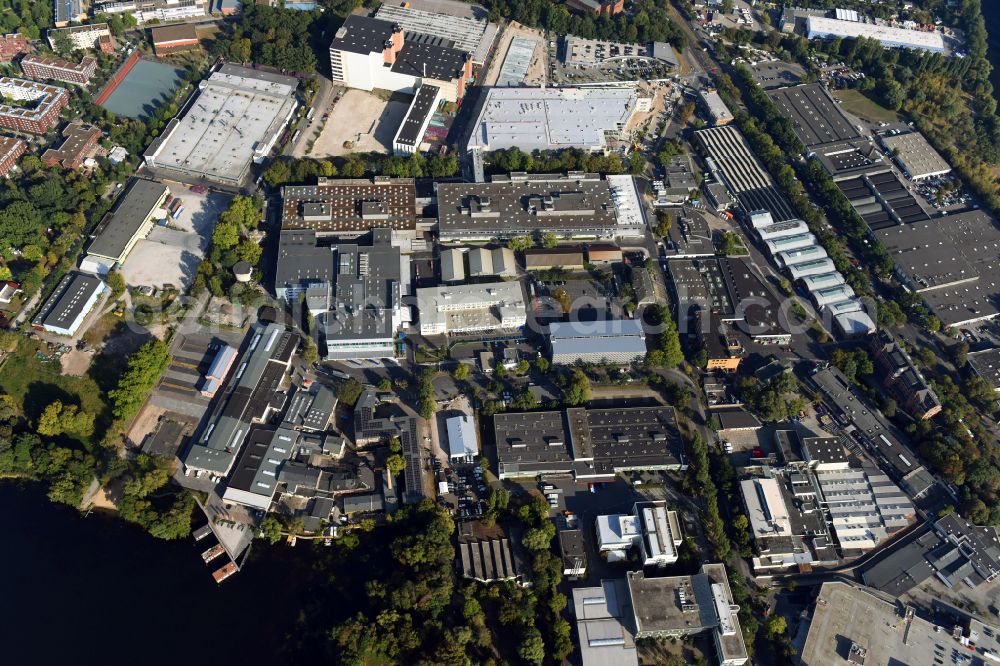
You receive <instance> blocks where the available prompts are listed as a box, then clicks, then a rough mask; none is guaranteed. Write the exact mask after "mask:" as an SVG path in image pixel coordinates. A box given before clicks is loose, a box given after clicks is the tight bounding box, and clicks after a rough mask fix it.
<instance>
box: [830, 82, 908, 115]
mask: <svg viewBox="0 0 1000 666" xmlns="http://www.w3.org/2000/svg"><path fill="white" fill-rule="evenodd" d="M833 96H834V97H836V98H837V99H839V100H840V102H841V104H840V106H841V107H842V108H843V109H844V111H847V112H848V113H851V114H853V115H855V116H857V117H858V118H861V119H862V120H866V121H868V122H870V123H894V122H899V114H897V113H896V112H895V111H890V110H889V109H887V108H885V107H884V106H880V105H878V104H876V103H875V102H873V101H872V100H870V99H869V98H867V97H865V96H864V95H863V94H862V93H861V92H860V91H858V90H850V89H845V90H835V91H833Z"/></svg>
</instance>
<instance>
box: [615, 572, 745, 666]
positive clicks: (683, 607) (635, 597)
mask: <svg viewBox="0 0 1000 666" xmlns="http://www.w3.org/2000/svg"><path fill="white" fill-rule="evenodd" d="M626 581H627V582H628V588H629V596H630V598H631V600H632V612H633V616H632V618H631V619H632V621H633V626H634V627H635V630H636V633H635V637H636V639H642V638H684V637H686V636H693V635H695V634H700V633H702V632H711V635H712V641H713V643H714V645H715V651H716V657H717V659H718V663H719V666H742V665H743V664H745V663H747V662H748V661H749V656H748V655H747V646H746V643H745V641H744V640H743V631H742V629H740V620H739V618H738V617H737V613H738V611H739V607H738V606H736V605H735V604H734V602H733V593H732V590H730V588H729V579H728V577H727V575H726V566H725V565H724V564H703V565H702V566H701V571H700V572H699V573H697V574H694V575H693V576H667V577H663V578H650V577H647V576H646V575H645V574H644V573H643V572H642V571H630V572H629V573H627V574H626Z"/></svg>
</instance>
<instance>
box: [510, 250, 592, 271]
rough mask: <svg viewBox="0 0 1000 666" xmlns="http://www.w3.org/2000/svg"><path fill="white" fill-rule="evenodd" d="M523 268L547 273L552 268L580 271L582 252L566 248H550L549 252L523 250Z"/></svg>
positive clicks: (581, 268) (581, 267)
mask: <svg viewBox="0 0 1000 666" xmlns="http://www.w3.org/2000/svg"><path fill="white" fill-rule="evenodd" d="M524 268H525V270H529V271H547V270H551V269H553V268H557V269H561V270H566V271H582V270H583V252H581V251H580V250H576V249H573V248H568V247H567V248H552V249H551V250H543V249H535V250H525V251H524Z"/></svg>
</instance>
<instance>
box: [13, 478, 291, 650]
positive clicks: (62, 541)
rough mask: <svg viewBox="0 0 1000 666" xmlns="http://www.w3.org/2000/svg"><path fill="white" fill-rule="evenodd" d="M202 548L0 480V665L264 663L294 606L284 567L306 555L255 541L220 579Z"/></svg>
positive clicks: (279, 643)
mask: <svg viewBox="0 0 1000 666" xmlns="http://www.w3.org/2000/svg"><path fill="white" fill-rule="evenodd" d="M206 541H207V540H206ZM204 548H205V546H203V545H202V544H197V545H196V544H195V542H194V539H193V538H188V539H185V540H181V541H177V542H164V541H160V540H157V539H153V538H152V537H150V536H148V535H147V534H145V533H144V532H143V531H142V530H140V529H138V528H135V527H133V526H130V525H128V524H126V523H125V522H124V521H121V520H119V519H117V518H116V517H113V516H106V515H100V514H97V513H93V514H91V515H90V516H88V517H86V518H82V517H81V516H80V515H79V514H78V513H77V512H76V511H74V510H73V509H71V508H69V507H66V506H62V505H56V504H51V503H50V502H49V501H48V499H47V498H46V497H45V492H44V489H43V488H42V487H41V486H38V485H35V484H21V483H13V482H0V565H2V569H0V570H2V572H3V574H2V575H3V586H2V588H3V595H2V596H3V602H2V603H0V642H2V644H3V647H2V648H0V651H2V657H0V663H4V664H10V665H11V666H14V665H17V666H26V665H35V664H39V665H42V664H57V663H62V664H80V665H88V666H89V665H90V664H94V665H101V666H117V665H119V664H121V666H135V664H143V665H153V664H156V665H159V664H164V665H167V664H169V666H178V664H192V665H194V664H240V665H241V666H246V665H247V664H254V663H267V662H272V663H274V662H275V661H276V660H275V659H273V658H272V657H273V656H275V655H278V654H280V653H281V652H282V651H283V650H282V647H283V646H284V645H286V644H287V641H286V637H287V636H288V634H289V633H290V632H291V631H292V627H293V623H294V621H295V619H296V617H297V615H298V612H299V608H300V606H301V603H300V598H299V590H298V589H297V582H296V578H297V577H296V576H295V575H294V571H295V567H297V566H302V564H301V562H298V561H299V560H302V559H303V558H300V557H296V555H305V554H306V553H298V552H295V553H294V555H293V554H292V553H291V552H290V551H289V550H288V549H287V548H286V547H284V546H278V547H276V548H273V549H268V548H267V547H257V546H256V545H255V546H254V550H253V552H252V553H251V561H250V564H249V566H248V567H247V568H246V569H245V570H244V571H243V572H242V573H239V574H237V575H236V576H233V577H232V578H230V579H229V580H227V581H225V583H223V584H222V585H221V586H220V585H216V584H215V582H214V581H213V580H212V578H211V575H210V572H211V570H212V569H210V568H209V567H207V566H205V564H204V563H203V562H202V560H201V557H200V552H201V551H202V550H204ZM295 550H296V551H300V550H302V549H301V548H296V549H295ZM278 661H280V660H278Z"/></svg>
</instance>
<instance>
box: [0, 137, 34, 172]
mask: <svg viewBox="0 0 1000 666" xmlns="http://www.w3.org/2000/svg"><path fill="white" fill-rule="evenodd" d="M27 149H28V144H27V143H25V142H24V141H22V140H21V139H15V138H14V137H10V136H0V177H4V176H6V175H7V174H8V173H10V170H11V169H13V168H14V165H15V164H17V160H18V159H20V157H21V155H24V151H25V150H27Z"/></svg>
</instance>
